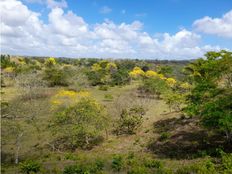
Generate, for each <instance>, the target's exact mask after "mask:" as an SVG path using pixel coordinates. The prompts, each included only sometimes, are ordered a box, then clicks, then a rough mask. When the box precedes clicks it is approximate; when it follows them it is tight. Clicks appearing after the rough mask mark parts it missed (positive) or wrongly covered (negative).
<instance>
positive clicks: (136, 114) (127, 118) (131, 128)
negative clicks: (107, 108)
mask: <svg viewBox="0 0 232 174" xmlns="http://www.w3.org/2000/svg"><path fill="white" fill-rule="evenodd" d="M144 114H145V109H144V108H143V107H141V106H133V107H131V108H130V109H123V110H122V113H121V115H120V119H119V120H118V125H117V128H116V132H117V133H118V134H120V133H126V134H133V133H134V132H135V130H136V129H138V128H139V126H140V125H141V124H142V121H143V115H144Z"/></svg>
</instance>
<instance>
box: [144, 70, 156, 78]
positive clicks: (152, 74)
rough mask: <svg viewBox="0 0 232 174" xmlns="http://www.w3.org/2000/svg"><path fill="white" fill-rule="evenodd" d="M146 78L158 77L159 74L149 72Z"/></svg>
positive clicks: (146, 73)
mask: <svg viewBox="0 0 232 174" xmlns="http://www.w3.org/2000/svg"><path fill="white" fill-rule="evenodd" d="M145 76H146V77H157V76H158V73H157V72H155V71H152V70H148V71H147V72H145Z"/></svg>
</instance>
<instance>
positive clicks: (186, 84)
mask: <svg viewBox="0 0 232 174" xmlns="http://www.w3.org/2000/svg"><path fill="white" fill-rule="evenodd" d="M180 87H181V88H183V89H190V88H191V85H190V84H189V83H188V82H185V83H182V84H181V85H180Z"/></svg>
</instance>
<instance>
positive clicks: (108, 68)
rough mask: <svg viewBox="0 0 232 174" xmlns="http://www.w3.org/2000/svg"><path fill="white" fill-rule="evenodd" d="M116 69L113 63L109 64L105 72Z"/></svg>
mask: <svg viewBox="0 0 232 174" xmlns="http://www.w3.org/2000/svg"><path fill="white" fill-rule="evenodd" d="M115 69H117V65H116V64H115V63H112V62H109V63H107V65H106V70H107V71H111V70H115Z"/></svg>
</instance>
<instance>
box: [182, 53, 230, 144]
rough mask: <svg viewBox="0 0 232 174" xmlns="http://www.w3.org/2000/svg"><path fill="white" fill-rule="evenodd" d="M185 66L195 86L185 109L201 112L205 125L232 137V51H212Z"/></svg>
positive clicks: (192, 112) (228, 137) (188, 111)
mask: <svg viewBox="0 0 232 174" xmlns="http://www.w3.org/2000/svg"><path fill="white" fill-rule="evenodd" d="M205 57H206V59H203V58H201V59H198V60H196V61H195V62H193V63H191V64H190V65H189V66H187V67H186V68H185V70H186V72H188V73H189V77H190V79H191V81H192V84H193V88H192V90H191V94H190V95H189V96H188V98H187V102H188V104H187V107H186V108H185V111H186V112H187V113H188V114H189V115H198V116H200V118H201V121H202V123H203V125H204V126H206V127H207V128H210V129H213V130H219V131H223V132H224V133H225V134H226V137H227V139H228V140H230V141H231V139H232V110H231V108H232V101H231V98H232V86H231V78H232V68H231V67H232V52H227V51H223V50H222V51H220V52H208V53H206V54H205Z"/></svg>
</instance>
